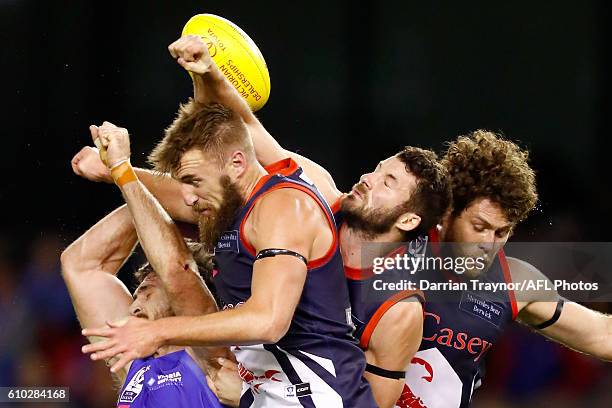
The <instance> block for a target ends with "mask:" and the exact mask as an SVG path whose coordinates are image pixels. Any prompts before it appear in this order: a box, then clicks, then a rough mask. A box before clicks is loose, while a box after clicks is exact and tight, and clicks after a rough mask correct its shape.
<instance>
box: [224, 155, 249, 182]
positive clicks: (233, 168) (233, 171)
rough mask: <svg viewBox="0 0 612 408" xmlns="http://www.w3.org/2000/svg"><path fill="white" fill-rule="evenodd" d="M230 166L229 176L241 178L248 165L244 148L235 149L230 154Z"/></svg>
mask: <svg viewBox="0 0 612 408" xmlns="http://www.w3.org/2000/svg"><path fill="white" fill-rule="evenodd" d="M228 166H229V168H228V172H229V176H230V177H231V178H233V179H237V178H239V177H240V176H242V174H244V172H245V171H246V169H247V166H248V160H247V157H246V154H245V153H244V152H243V151H242V150H235V151H233V152H232V153H231V155H230V158H229V162H228Z"/></svg>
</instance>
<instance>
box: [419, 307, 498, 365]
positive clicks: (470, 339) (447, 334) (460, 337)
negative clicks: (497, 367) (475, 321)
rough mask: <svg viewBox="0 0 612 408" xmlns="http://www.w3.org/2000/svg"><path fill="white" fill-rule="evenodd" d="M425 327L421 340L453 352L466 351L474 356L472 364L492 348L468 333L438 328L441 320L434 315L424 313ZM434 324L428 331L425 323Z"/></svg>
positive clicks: (483, 340) (487, 343)
mask: <svg viewBox="0 0 612 408" xmlns="http://www.w3.org/2000/svg"><path fill="white" fill-rule="evenodd" d="M425 319H426V327H425V328H424V331H423V340H425V341H431V342H434V343H437V344H439V345H441V346H446V347H452V348H454V349H455V350H466V351H467V352H468V353H470V354H472V355H474V362H478V361H479V360H480V359H481V358H482V356H483V355H484V354H485V353H486V352H487V350H489V349H490V348H491V346H493V344H492V343H491V342H489V341H487V340H485V339H483V338H480V337H477V336H470V334H469V333H465V332H460V331H456V330H453V329H451V328H448V327H442V328H439V326H441V325H442V319H441V318H440V316H438V315H437V314H435V313H431V312H425ZM432 321H433V323H434V324H435V328H434V329H433V330H431V328H429V330H428V326H429V325H428V324H427V323H431V322H432Z"/></svg>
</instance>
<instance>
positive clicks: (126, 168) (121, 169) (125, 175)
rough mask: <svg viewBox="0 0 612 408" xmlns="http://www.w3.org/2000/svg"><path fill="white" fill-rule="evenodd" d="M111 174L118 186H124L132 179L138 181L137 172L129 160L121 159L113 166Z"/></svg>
mask: <svg viewBox="0 0 612 408" xmlns="http://www.w3.org/2000/svg"><path fill="white" fill-rule="evenodd" d="M111 176H112V177H113V180H114V181H115V184H116V185H117V186H118V187H123V186H124V185H125V184H127V183H131V182H132V181H138V177H136V173H135V172H134V169H133V168H132V165H131V164H130V162H129V161H128V160H125V161H121V162H119V163H118V164H115V165H114V166H113V167H112V168H111Z"/></svg>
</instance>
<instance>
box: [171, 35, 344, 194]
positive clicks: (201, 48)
mask: <svg viewBox="0 0 612 408" xmlns="http://www.w3.org/2000/svg"><path fill="white" fill-rule="evenodd" d="M168 50H169V51H170V54H172V56H173V57H174V58H177V60H178V62H179V64H181V65H182V66H183V67H184V68H185V69H187V70H189V71H191V72H192V73H193V78H194V97H195V100H196V101H197V102H198V103H202V104H207V103H211V102H218V103H221V104H222V105H225V106H227V107H228V108H230V109H231V110H233V111H234V112H237V113H238V114H239V115H240V116H241V117H242V119H243V120H244V122H245V124H246V125H247V128H248V129H249V133H250V134H251V139H252V141H253V145H254V147H255V154H256V155H257V160H258V161H259V162H260V163H261V164H262V165H264V166H267V165H270V164H272V163H275V162H277V161H279V160H282V159H285V158H287V157H291V158H292V159H294V160H295V161H296V162H297V163H298V164H299V165H300V167H302V169H303V170H304V172H305V173H306V175H307V176H308V177H309V178H310V179H311V180H312V181H313V183H314V184H315V186H316V187H317V188H318V189H319V191H320V192H321V194H322V195H323V197H324V198H325V200H327V202H328V203H330V204H332V203H333V202H335V201H336V200H337V199H338V198H339V197H340V196H341V195H342V193H341V192H340V191H338V189H337V188H336V184H335V183H334V180H333V178H332V177H331V175H330V174H329V172H328V171H327V170H325V169H324V168H323V167H321V166H320V165H318V164H317V163H315V162H314V161H312V160H310V159H308V158H306V157H303V156H301V155H299V154H297V153H293V152H291V151H289V150H286V149H284V148H283V147H282V146H281V145H280V144H279V143H278V141H277V140H276V139H275V138H274V137H273V136H272V135H271V134H270V133H269V132H268V131H267V130H266V128H265V127H264V126H263V125H262V124H261V122H260V121H259V120H258V119H257V117H256V116H255V114H254V113H253V112H252V111H251V108H250V107H249V105H248V103H247V102H246V101H245V100H244V99H243V98H242V97H241V96H240V94H239V93H238V91H237V90H236V88H234V87H233V86H232V84H230V83H229V81H227V79H226V78H225V76H224V75H223V73H222V72H221V71H220V70H219V68H218V67H217V65H216V64H215V63H214V61H213V60H212V58H211V57H210V54H209V53H208V48H207V47H206V45H205V44H204V42H203V41H202V39H201V38H200V37H198V36H186V37H182V38H180V39H179V40H177V41H175V42H174V43H172V44H171V45H170V46H169V47H168Z"/></svg>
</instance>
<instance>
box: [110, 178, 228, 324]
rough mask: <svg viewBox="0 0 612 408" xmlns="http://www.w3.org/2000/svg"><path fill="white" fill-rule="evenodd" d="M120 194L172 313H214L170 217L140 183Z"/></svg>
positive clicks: (132, 185) (190, 258)
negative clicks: (130, 214)
mask: <svg viewBox="0 0 612 408" xmlns="http://www.w3.org/2000/svg"><path fill="white" fill-rule="evenodd" d="M121 191H122V193H123V197H124V198H125V201H126V202H127V205H128V208H129V209H130V212H131V213H132V216H133V218H134V225H135V226H136V231H137V232H138V238H139V240H140V245H141V246H142V249H143V250H144V252H145V254H146V256H147V260H148V261H149V263H150V264H151V266H152V267H153V269H154V270H155V272H156V274H157V276H159V278H160V281H161V283H162V286H163V289H164V290H165V292H166V294H167V295H168V299H169V301H170V305H171V307H172V310H173V311H174V313H175V314H177V315H199V314H208V313H213V312H216V311H217V306H216V304H215V301H214V299H213V297H212V295H211V293H210V291H209V290H208V288H207V287H206V285H205V284H204V281H203V280H202V278H201V277H200V275H199V273H198V266H197V265H196V263H195V261H194V259H193V256H192V254H191V252H190V251H189V249H188V248H187V245H186V244H185V240H184V239H183V237H182V235H181V233H180V232H179V230H178V228H177V227H176V225H175V224H174V222H173V221H172V219H171V218H170V216H169V215H168V214H167V213H166V211H164V209H163V208H162V207H161V205H160V204H159V203H158V202H157V200H155V198H154V197H153V196H152V195H151V193H149V191H147V189H146V188H145V187H144V186H143V185H142V184H141V183H140V182H138V181H135V182H131V183H127V184H125V185H124V186H123V187H122V188H121Z"/></svg>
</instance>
